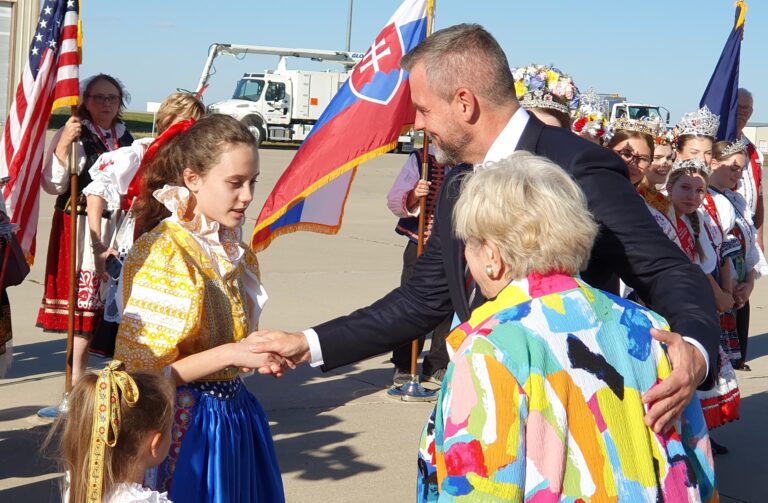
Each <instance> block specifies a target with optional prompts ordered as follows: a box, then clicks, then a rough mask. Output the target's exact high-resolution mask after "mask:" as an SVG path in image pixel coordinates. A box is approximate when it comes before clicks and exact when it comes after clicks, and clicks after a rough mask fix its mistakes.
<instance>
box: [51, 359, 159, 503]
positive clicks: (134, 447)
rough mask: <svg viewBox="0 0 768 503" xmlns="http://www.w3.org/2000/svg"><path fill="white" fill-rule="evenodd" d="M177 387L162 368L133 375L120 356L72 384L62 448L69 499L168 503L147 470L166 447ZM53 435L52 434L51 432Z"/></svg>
mask: <svg viewBox="0 0 768 503" xmlns="http://www.w3.org/2000/svg"><path fill="white" fill-rule="evenodd" d="M172 420H173V389H172V387H171V385H170V382H169V381H168V379H167V378H165V377H163V376H161V375H159V374H145V373H136V374H133V375H129V374H128V373H127V372H125V366H124V365H123V364H122V362H119V361H117V360H115V361H113V362H111V363H110V364H109V365H107V366H106V367H105V368H104V369H103V370H102V371H101V372H99V373H98V375H97V374H93V373H88V374H85V375H84V376H83V377H82V378H81V379H80V381H78V383H77V384H76V385H75V387H74V388H73V389H72V393H71V394H70V396H69V411H68V412H67V414H65V415H64V414H63V415H61V416H59V420H58V421H59V422H58V423H57V424H56V426H55V427H54V429H53V430H52V433H51V435H54V434H55V433H57V432H59V431H61V440H60V443H59V452H60V457H61V463H62V465H63V466H62V469H63V471H64V472H65V473H66V474H67V476H66V480H67V482H66V483H65V487H64V495H63V498H62V500H63V501H64V502H65V503H86V502H87V503H102V502H103V503H128V502H132V503H138V502H147V503H149V502H152V503H164V502H168V501H170V500H169V499H168V498H167V496H166V495H165V493H162V494H161V493H158V492H157V491H153V490H151V489H147V488H146V487H144V486H143V485H142V484H143V479H144V471H145V470H146V469H148V468H151V467H153V466H156V465H157V464H159V463H160V462H161V461H162V460H163V458H165V456H166V454H167V453H168V447H169V445H170V443H171V432H170V427H171V422H172ZM49 438H52V436H51V437H49Z"/></svg>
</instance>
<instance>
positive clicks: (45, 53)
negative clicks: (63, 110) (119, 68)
mask: <svg viewBox="0 0 768 503" xmlns="http://www.w3.org/2000/svg"><path fill="white" fill-rule="evenodd" d="M79 17H80V16H79V2H78V0H44V2H43V5H42V9H41V10H40V19H39V20H38V23H37V30H36V31H35V35H34V37H33V39H32V43H31V44H30V45H29V58H28V59H27V65H26V66H25V68H24V73H23V74H22V77H21V81H20V82H19V87H18V88H17V89H16V99H15V100H14V102H13V104H12V105H11V110H10V112H9V114H8V120H7V121H6V123H5V131H4V133H3V138H2V141H1V142H0V177H4V176H8V177H10V181H9V182H8V183H7V184H6V186H5V187H4V188H3V197H4V198H5V204H6V209H7V212H8V216H9V217H10V219H11V222H13V223H16V224H18V225H19V230H18V232H17V234H16V235H17V237H18V238H19V242H20V244H21V248H22V249H23V250H24V254H25V255H26V256H27V260H28V261H29V262H30V263H31V262H32V260H33V259H34V254H35V234H36V232H37V215H38V211H39V204H40V198H39V194H40V172H41V170H42V166H43V153H44V149H45V132H46V130H47V129H48V120H49V118H50V116H51V111H52V109H53V108H54V107H59V106H76V105H77V104H78V103H79V99H80V83H79V79H78V68H79V67H78V65H79V63H80V47H82V43H81V41H82V38H81V35H80V34H81V30H80V20H79Z"/></svg>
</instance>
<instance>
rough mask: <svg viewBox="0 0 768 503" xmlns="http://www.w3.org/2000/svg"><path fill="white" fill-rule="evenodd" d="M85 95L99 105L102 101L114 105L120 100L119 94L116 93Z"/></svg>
mask: <svg viewBox="0 0 768 503" xmlns="http://www.w3.org/2000/svg"><path fill="white" fill-rule="evenodd" d="M86 97H87V98H90V99H92V100H93V101H95V102H96V103H97V104H99V105H103V104H104V103H108V104H110V105H114V104H115V103H118V102H119V101H120V95H118V94H89V95H88V96H86Z"/></svg>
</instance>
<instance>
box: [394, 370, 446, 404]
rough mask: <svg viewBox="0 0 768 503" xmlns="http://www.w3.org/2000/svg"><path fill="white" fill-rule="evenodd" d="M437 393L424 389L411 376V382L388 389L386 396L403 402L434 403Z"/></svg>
mask: <svg viewBox="0 0 768 503" xmlns="http://www.w3.org/2000/svg"><path fill="white" fill-rule="evenodd" d="M437 391H438V390H428V389H426V388H424V386H422V385H421V384H420V383H419V381H418V380H417V378H416V377H415V376H411V380H410V381H408V382H407V383H405V384H403V385H402V386H392V387H391V388H389V389H388V390H387V395H389V396H390V397H391V398H395V399H400V400H402V401H403V402H434V401H435V400H437Z"/></svg>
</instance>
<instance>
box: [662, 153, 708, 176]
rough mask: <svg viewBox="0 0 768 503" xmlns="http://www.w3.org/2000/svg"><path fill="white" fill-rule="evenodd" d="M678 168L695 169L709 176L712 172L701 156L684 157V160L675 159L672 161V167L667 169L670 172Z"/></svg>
mask: <svg viewBox="0 0 768 503" xmlns="http://www.w3.org/2000/svg"><path fill="white" fill-rule="evenodd" d="M678 169H696V170H699V171H701V172H702V173H706V175H707V176H709V175H710V174H711V173H712V169H711V168H710V167H709V166H708V165H707V163H706V161H704V159H702V158H701V157H694V158H692V159H686V160H684V161H675V162H673V163H672V169H670V170H669V173H670V174H671V173H672V172H673V171H676V170H678Z"/></svg>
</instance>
